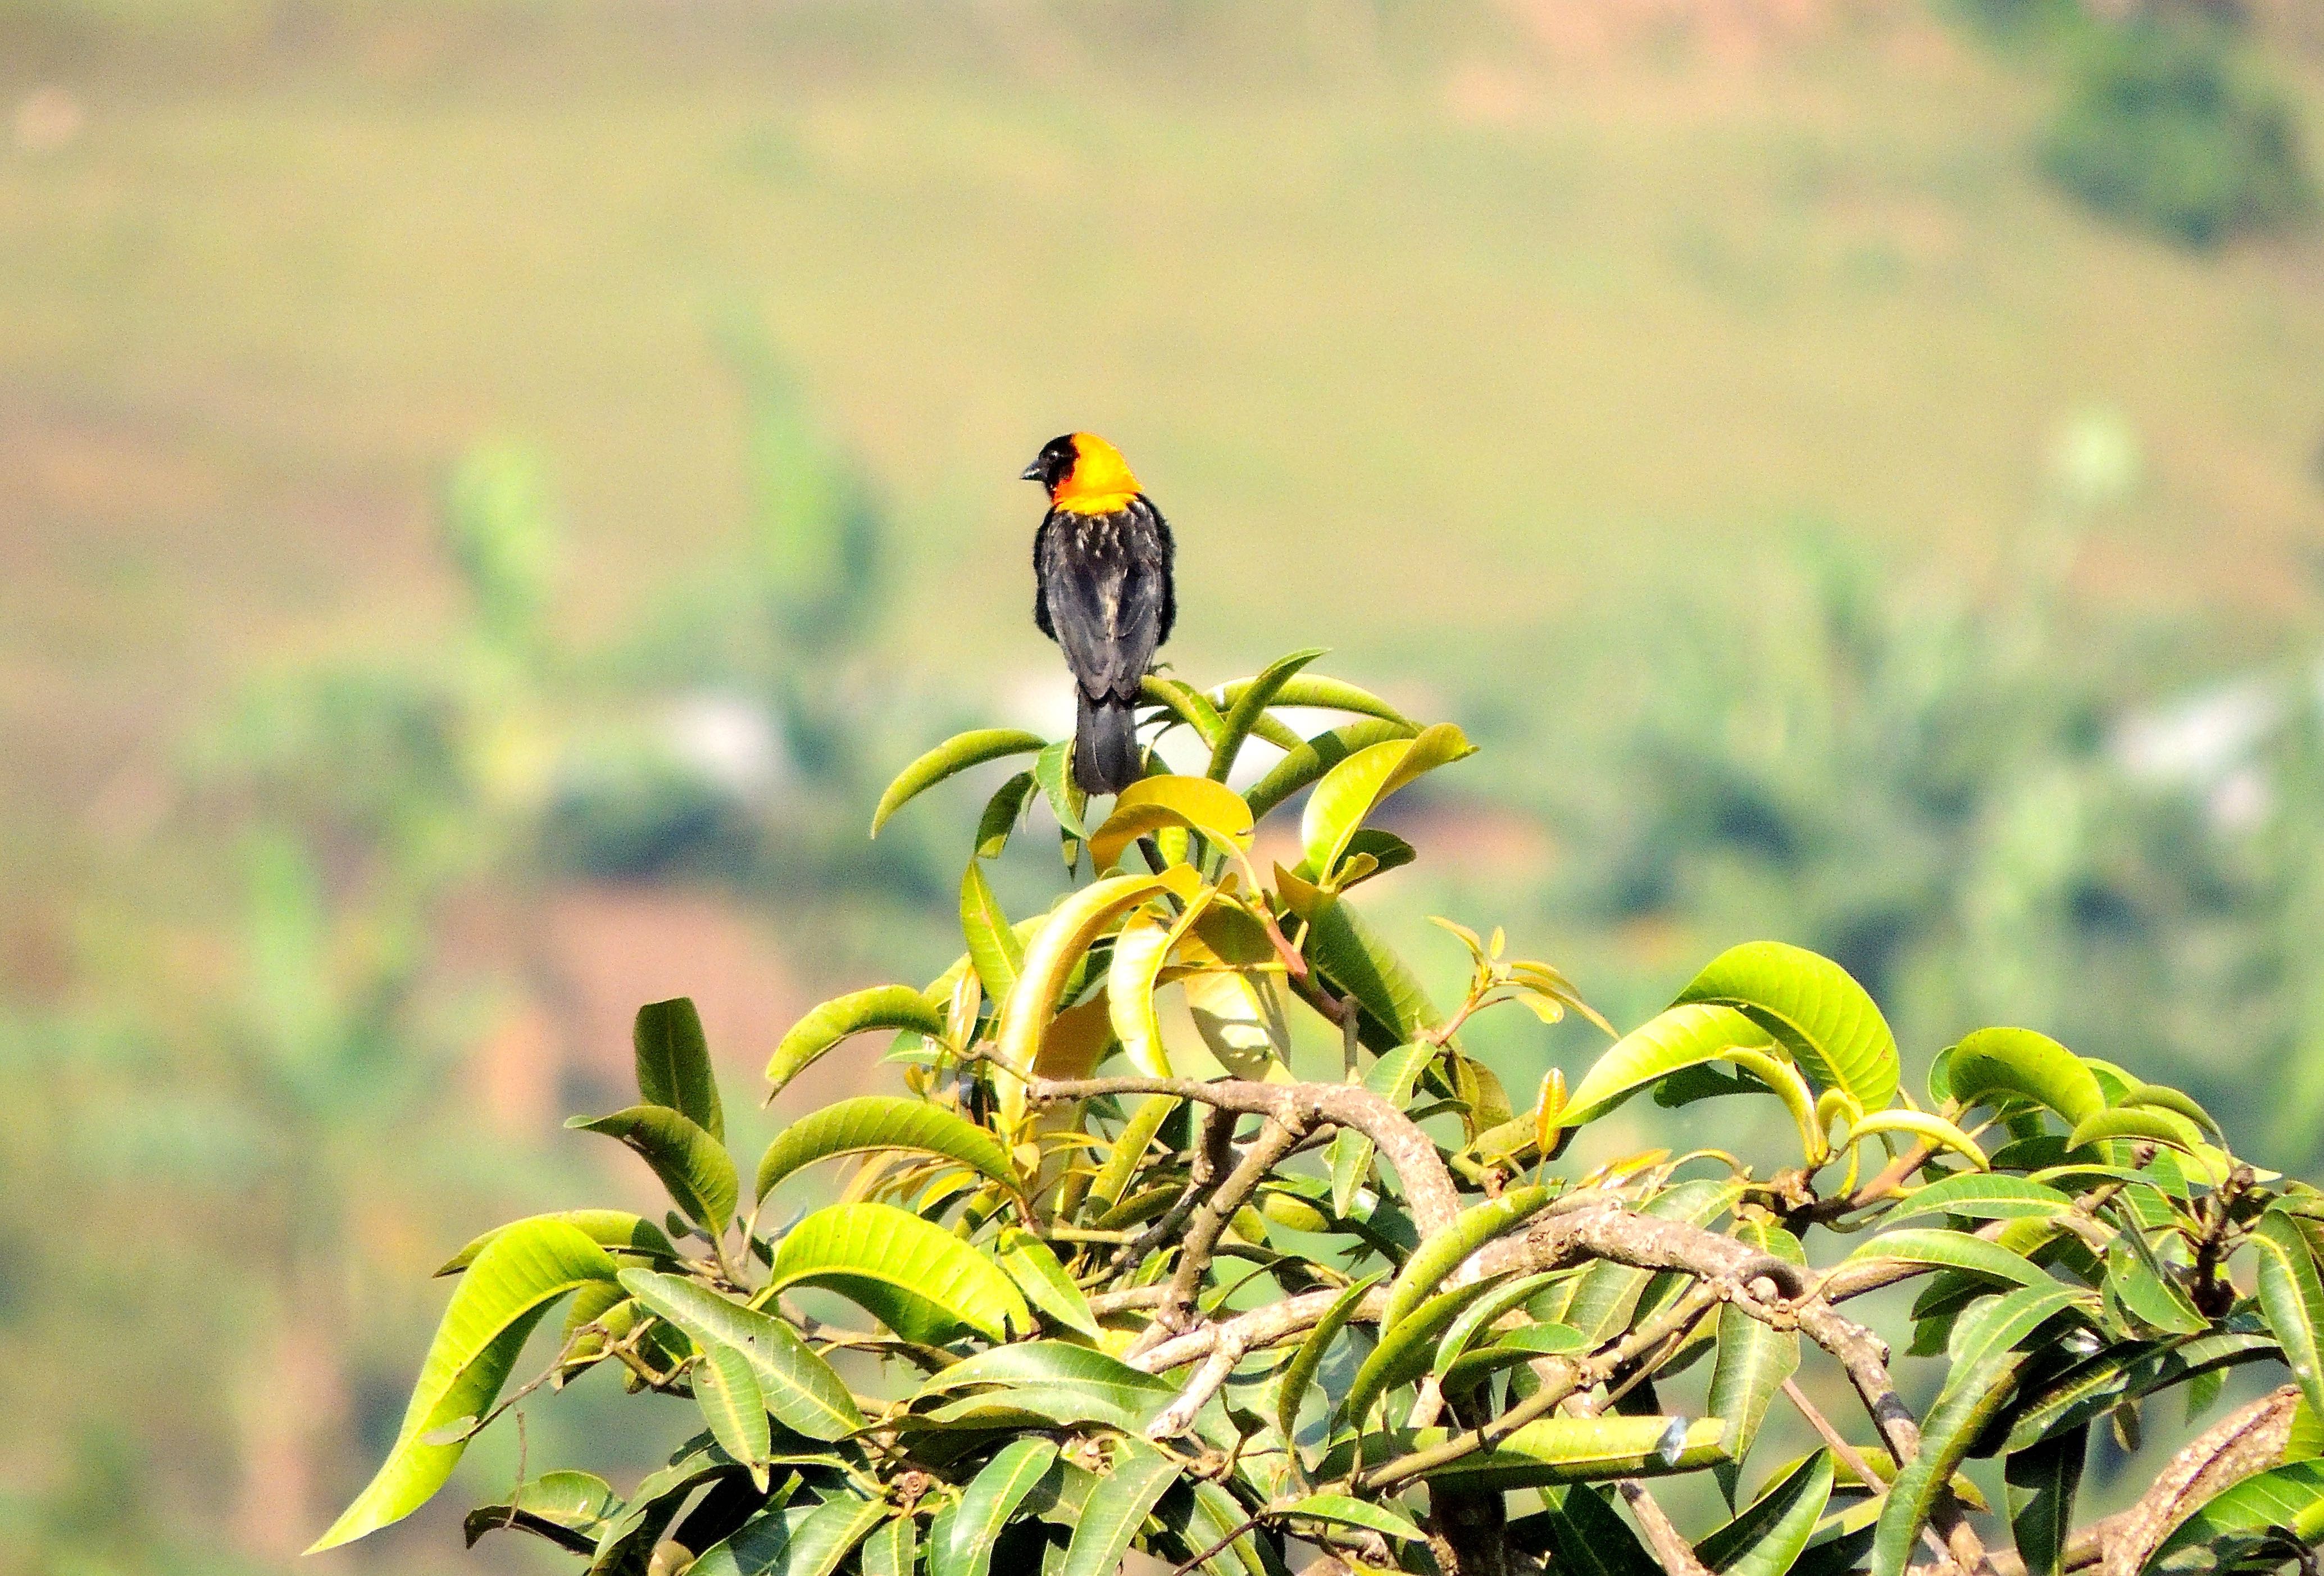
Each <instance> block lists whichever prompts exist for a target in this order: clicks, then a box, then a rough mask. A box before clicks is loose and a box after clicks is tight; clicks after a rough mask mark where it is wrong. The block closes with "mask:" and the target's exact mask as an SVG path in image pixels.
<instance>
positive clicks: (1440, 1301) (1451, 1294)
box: [1340, 1280, 1498, 1429]
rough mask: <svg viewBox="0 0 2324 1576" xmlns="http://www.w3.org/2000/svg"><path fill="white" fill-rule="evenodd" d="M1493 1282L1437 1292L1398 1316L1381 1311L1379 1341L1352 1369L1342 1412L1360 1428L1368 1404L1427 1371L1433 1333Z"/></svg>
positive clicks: (1433, 1347)
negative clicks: (1367, 1355)
mask: <svg viewBox="0 0 2324 1576" xmlns="http://www.w3.org/2000/svg"><path fill="white" fill-rule="evenodd" d="M1497 1284H1498V1283H1497V1282H1494V1281H1490V1280H1474V1281H1471V1282H1469V1283H1468V1284H1467V1285H1466V1286H1454V1287H1453V1288H1452V1290H1450V1291H1445V1292H1439V1293H1437V1294H1436V1295H1434V1296H1432V1297H1430V1298H1428V1299H1427V1300H1426V1301H1425V1302H1423V1303H1422V1304H1420V1305H1419V1306H1418V1307H1416V1308H1413V1309H1411V1310H1410V1311H1408V1312H1407V1313H1405V1314H1404V1315H1403V1316H1402V1317H1400V1318H1397V1319H1395V1320H1393V1321H1391V1320H1389V1319H1388V1318H1386V1317H1385V1316H1383V1318H1382V1320H1381V1323H1380V1340H1379V1345H1378V1346H1375V1347H1374V1348H1372V1350H1371V1354H1370V1355H1369V1357H1367V1358H1365V1359H1364V1360H1363V1362H1362V1364H1361V1366H1360V1367H1359V1368H1358V1369H1356V1377H1355V1381H1354V1382H1353V1383H1352V1384H1351V1385H1350V1386H1349V1387H1348V1393H1347V1395H1346V1396H1345V1397H1343V1398H1342V1400H1341V1402H1340V1415H1341V1416H1342V1417H1344V1418H1346V1419H1347V1420H1348V1421H1349V1422H1350V1423H1352V1424H1355V1426H1356V1427H1357V1428H1359V1429H1360V1428H1362V1427H1363V1425H1364V1418H1365V1416H1366V1415H1367V1414H1368V1413H1369V1411H1370V1410H1371V1404H1372V1403H1373V1402H1374V1401H1376V1400H1378V1399H1379V1397H1380V1396H1382V1395H1384V1394H1385V1393H1387V1392H1388V1391H1389V1390H1392V1389H1394V1388H1396V1387H1397V1386H1398V1385H1408V1384H1410V1383H1411V1382H1412V1381H1413V1380H1415V1379H1416V1378H1419V1377H1420V1376H1421V1375H1423V1374H1425V1373H1426V1372H1427V1371H1428V1361H1429V1359H1430V1358H1431V1357H1432V1356H1433V1355H1434V1352H1435V1350H1436V1338H1437V1337H1438V1336H1440V1335H1442V1334H1443V1333H1444V1329H1445V1326H1447V1325H1448V1324H1450V1323H1452V1321H1453V1320H1454V1319H1455V1318H1457V1317H1459V1316H1460V1314H1461V1313H1462V1310H1463V1309H1465V1308H1467V1307H1468V1306H1469V1305H1470V1304H1472V1303H1474V1302H1476V1301H1477V1299H1478V1298H1480V1297H1481V1296H1483V1295H1486V1294H1487V1293H1489V1292H1490V1291H1492V1290H1493V1289H1494V1286H1496V1285H1497ZM1388 1297H1389V1300H1390V1302H1391V1303H1393V1302H1394V1300H1395V1297H1396V1288H1395V1287H1393V1286H1390V1287H1389V1288H1388Z"/></svg>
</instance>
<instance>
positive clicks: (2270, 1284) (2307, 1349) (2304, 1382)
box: [2251, 1205, 2324, 1412]
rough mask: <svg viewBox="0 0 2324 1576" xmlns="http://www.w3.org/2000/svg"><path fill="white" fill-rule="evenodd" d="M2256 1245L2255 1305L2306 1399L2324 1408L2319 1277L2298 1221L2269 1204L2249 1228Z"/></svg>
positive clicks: (2323, 1299) (2323, 1295) (2323, 1293)
mask: <svg viewBox="0 0 2324 1576" xmlns="http://www.w3.org/2000/svg"><path fill="white" fill-rule="evenodd" d="M2251 1243H2252V1246H2253V1247H2254V1248H2255V1249H2258V1251H2259V1305H2260V1312H2261V1313H2264V1314H2265V1315H2266V1317H2267V1327H2268V1329H2269V1331H2270V1332H2273V1334H2274V1336H2275V1339H2276V1341H2278V1343H2280V1344H2281V1345H2282V1348H2283V1360H2284V1361H2285V1363H2287V1364H2288V1365H2290V1367H2291V1369H2292V1378H2293V1379H2294V1380H2295V1381H2296V1382H2297V1383H2298V1384H2299V1386H2300V1393H2301V1396H2304V1397H2306V1399H2307V1402H2308V1404H2309V1405H2310V1406H2311V1407H2314V1408H2315V1409H2316V1410H2317V1411H2319V1412H2324V1363H2319V1351H2318V1342H2319V1332H2324V1282H2319V1277H2318V1276H2317V1271H2316V1259H2315V1256H2314V1255H2312V1254H2311V1253H2310V1252H2309V1250H2308V1239H2307V1237H2306V1236H2305V1235H2304V1234H2303V1233H2302V1232H2301V1230H2300V1227H2299V1224H2298V1223H2297V1222H2296V1221H2293V1220H2292V1217H2291V1216H2290V1215H2288V1214H2286V1213H2284V1212H2282V1210H2281V1209H2278V1208H2276V1207H2274V1206H2273V1205H2270V1206H2269V1208H2268V1209H2267V1210H2266V1211H2265V1212H2264V1213H2263V1214H2261V1216H2260V1218H2259V1221H2258V1223H2257V1224H2255V1226H2253V1228H2252V1232H2251Z"/></svg>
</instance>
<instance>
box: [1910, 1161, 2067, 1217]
mask: <svg viewBox="0 0 2324 1576" xmlns="http://www.w3.org/2000/svg"><path fill="white" fill-rule="evenodd" d="M2073 1202H2074V1201H2073V1200H2072V1198H2070V1196H2068V1195H2067V1194H2063V1193H2061V1192H2059V1191H2058V1190H2057V1189H2056V1188H2054V1187H2050V1186H2046V1185H2044V1184H2042V1183H2039V1182H2029V1181H2027V1180H2026V1179H2025V1178H2024V1177H2022V1176H1997V1175H1993V1174H1992V1173H1991V1172H1985V1171H1975V1172H1971V1173H1969V1175H1965V1176H1949V1177H1947V1178H1946V1179H1945V1180H1944V1181H1942V1182H1932V1183H1931V1184H1929V1185H1928V1186H1926V1187H1923V1188H1921V1189H1920V1190H1918V1191H1917V1192H1915V1193H1914V1194H1912V1196H1911V1197H1909V1198H1907V1199H1905V1200H1904V1202H1903V1203H1899V1204H1898V1205H1897V1206H1896V1207H1895V1209H1893V1210H1891V1211H1890V1212H1888V1217H1887V1218H1888V1220H1889V1221H1904V1220H1910V1219H1912V1218H1913V1217H1914V1215H1927V1214H1935V1213H1939V1212H1942V1213H1944V1214H1948V1215H1968V1216H1970V1217H1972V1218H1974V1219H1977V1220H1981V1221H2014V1220H2023V1219H2028V1218H2031V1217H2034V1216H2046V1215H2054V1214H2056V1213H2057V1212H2059V1211H2060V1210H2062V1209H2068V1208H2070V1207H2071V1206H2072V1204H2073Z"/></svg>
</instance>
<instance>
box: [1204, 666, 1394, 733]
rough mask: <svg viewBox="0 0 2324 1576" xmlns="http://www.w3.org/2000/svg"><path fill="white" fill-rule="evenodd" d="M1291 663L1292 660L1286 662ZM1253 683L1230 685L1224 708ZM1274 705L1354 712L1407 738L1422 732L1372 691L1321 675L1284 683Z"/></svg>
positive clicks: (1291, 679) (1250, 681)
mask: <svg viewBox="0 0 2324 1576" xmlns="http://www.w3.org/2000/svg"><path fill="white" fill-rule="evenodd" d="M1285 660H1286V661H1287V660H1289V659H1287V658H1286V659H1285ZM1252 682H1253V681H1252V680H1249V679H1244V680H1240V681H1238V682H1236V683H1233V684H1230V685H1228V686H1227V687H1226V688H1225V690H1224V691H1223V692H1222V693H1223V696H1224V704H1225V705H1227V706H1228V707H1229V708H1230V709H1231V708H1232V707H1234V706H1235V705H1237V704H1238V703H1240V701H1241V699H1242V697H1243V695H1244V693H1245V691H1246V690H1247V688H1248V687H1249V686H1250V684H1251V683H1252ZM1274 704H1275V705H1279V706H1302V707H1305V708H1307V709H1309V710H1314V711H1331V712H1353V713H1355V714H1357V715H1358V716H1364V717H1378V718H1379V719H1380V720H1382V721H1383V722H1388V723H1397V725H1399V726H1401V727H1404V728H1406V729H1408V730H1410V733H1407V734H1406V737H1410V735H1411V733H1418V732H1419V731H1420V724H1419V723H1416V722H1414V721H1413V720H1412V719H1411V718H1410V717H1407V716H1406V715H1405V714H1403V713H1402V712H1400V711H1398V710H1397V709H1396V708H1395V707H1394V706H1392V705H1388V702H1386V701H1384V700H1382V699H1380V697H1379V696H1376V695H1374V694H1372V693H1371V692H1370V691H1369V690H1366V689H1358V688H1357V687H1355V686H1354V685H1352V684H1350V683H1347V682H1346V681H1345V680H1343V679H1338V678H1326V677H1323V675H1322V674H1320V673H1302V674H1299V675H1298V676H1296V677H1293V678H1289V679H1286V680H1285V681H1284V683H1283V685H1282V687H1279V688H1278V689H1277V691H1276V692H1275V701H1274Z"/></svg>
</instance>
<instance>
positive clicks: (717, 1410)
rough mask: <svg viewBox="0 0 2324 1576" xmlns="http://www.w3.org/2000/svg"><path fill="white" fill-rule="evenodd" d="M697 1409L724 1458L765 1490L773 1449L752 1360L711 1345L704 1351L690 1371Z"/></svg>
mask: <svg viewBox="0 0 2324 1576" xmlns="http://www.w3.org/2000/svg"><path fill="white" fill-rule="evenodd" d="M693 1383H694V1400H695V1405H697V1406H699V1407H700V1408H701V1409H702V1419H703V1421H704V1422H705V1423H707V1424H709V1425H710V1433H711V1436H712V1437H713V1438H715V1439H716V1440H717V1441H718V1442H719V1444H720V1445H721V1446H723V1447H724V1449H725V1452H726V1453H727V1454H728V1455H730V1456H733V1458H734V1459H735V1460H736V1461H741V1462H742V1464H743V1465H744V1466H746V1467H748V1468H750V1469H751V1480H752V1482H753V1483H755V1484H757V1485H758V1486H759V1487H760V1488H765V1487H766V1486H767V1457H768V1456H769V1455H770V1453H772V1452H773V1450H774V1443H773V1439H772V1434H771V1431H770V1429H769V1428H768V1426H767V1399H766V1396H764V1395H762V1394H761V1392H760V1389H759V1380H758V1376H757V1375H756V1374H755V1373H753V1372H752V1369H751V1359H749V1358H747V1357H745V1356H744V1355H743V1354H742V1352H740V1351H738V1350H735V1349H734V1348H733V1347H731V1346H728V1345H726V1344H724V1342H722V1341H711V1342H709V1343H708V1344H706V1345H705V1346H704V1347H703V1348H702V1358H701V1360H700V1361H698V1362H697V1363H696V1364H695V1366H694V1370H693Z"/></svg>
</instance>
